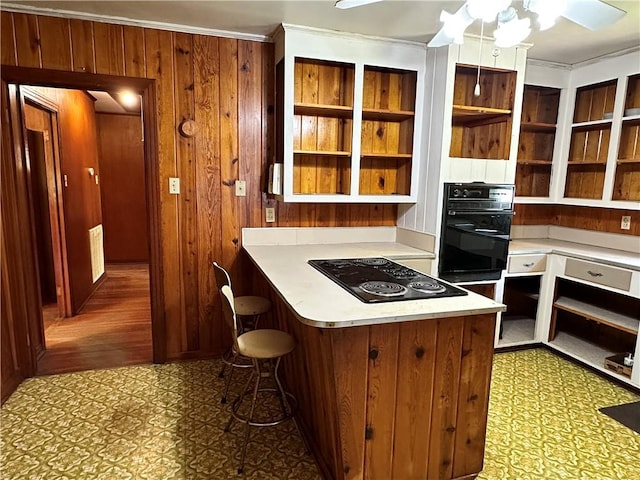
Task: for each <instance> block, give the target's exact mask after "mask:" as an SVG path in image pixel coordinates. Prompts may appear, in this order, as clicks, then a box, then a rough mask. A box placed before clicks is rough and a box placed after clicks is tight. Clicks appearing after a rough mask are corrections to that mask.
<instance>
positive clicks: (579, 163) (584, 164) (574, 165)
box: [567, 160, 607, 167]
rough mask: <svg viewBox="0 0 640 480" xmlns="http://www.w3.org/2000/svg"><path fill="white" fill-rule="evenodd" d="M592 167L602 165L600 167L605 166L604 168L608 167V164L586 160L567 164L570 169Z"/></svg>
mask: <svg viewBox="0 0 640 480" xmlns="http://www.w3.org/2000/svg"><path fill="white" fill-rule="evenodd" d="M590 165H600V166H603V167H606V166H607V164H606V162H602V161H600V160H594V161H587V160H584V161H580V162H576V161H571V160H569V163H567V166H568V167H587V166H590Z"/></svg>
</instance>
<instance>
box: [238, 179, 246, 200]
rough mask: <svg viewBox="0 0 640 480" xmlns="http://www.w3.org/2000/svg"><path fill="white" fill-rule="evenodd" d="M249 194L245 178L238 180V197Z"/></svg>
mask: <svg viewBox="0 0 640 480" xmlns="http://www.w3.org/2000/svg"><path fill="white" fill-rule="evenodd" d="M246 196H247V182H245V181H244V180H236V197H246Z"/></svg>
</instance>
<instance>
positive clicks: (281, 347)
mask: <svg viewBox="0 0 640 480" xmlns="http://www.w3.org/2000/svg"><path fill="white" fill-rule="evenodd" d="M220 293H221V296H222V310H223V313H224V317H225V321H226V322H227V323H228V324H229V326H230V327H231V329H232V331H233V341H234V345H235V347H236V350H237V352H238V353H239V354H240V355H242V356H243V357H246V358H249V359H251V366H252V367H253V368H252V370H251V375H250V376H249V378H248V379H247V383H246V385H245V387H244V389H243V390H242V393H241V394H240V396H239V397H238V398H236V399H235V400H234V401H233V404H232V408H231V417H230V418H229V421H228V423H227V425H226V427H225V428H224V431H225V432H228V431H229V430H230V429H231V425H232V423H233V420H237V421H239V422H241V423H244V424H245V431H244V441H243V444H242V453H241V456H240V467H239V468H238V473H239V474H240V473H242V471H243V469H244V460H245V456H246V453H247V443H248V442H249V427H250V426H252V427H270V426H274V425H278V424H280V423H282V422H285V421H287V420H289V419H292V418H293V413H294V408H295V407H296V406H297V403H296V399H295V397H294V396H293V395H292V394H291V393H289V392H286V391H285V390H284V388H283V387H282V383H281V382H280V378H279V377H278V368H279V366H280V359H281V358H282V357H283V356H284V355H286V354H288V353H290V352H291V351H293V349H294V347H295V341H294V339H293V337H292V336H291V335H289V334H288V333H286V332H283V331H281V330H273V329H259V330H251V331H249V332H245V333H242V334H239V331H240V330H239V327H240V323H239V322H238V317H237V314H236V311H235V308H234V297H233V292H232V291H231V288H230V287H229V286H228V285H224V286H223V287H222V289H221V290H220ZM267 378H272V379H273V380H274V382H275V388H265V387H261V386H260V382H261V381H263V380H266V379H267ZM252 380H253V381H254V385H253V388H251V387H250V386H251V381H252ZM251 390H252V391H253V393H252V397H251V405H250V407H249V413H248V415H243V414H241V413H240V408H241V406H242V403H243V401H244V400H245V398H246V397H247V396H248V395H249V393H250V391H251ZM261 392H271V393H272V394H274V395H275V396H276V397H277V398H278V400H279V403H280V408H281V409H282V415H280V416H278V417H276V418H269V419H266V420H257V419H256V417H255V414H256V403H257V401H258V394H259V393H261ZM290 400H291V401H292V403H293V407H292V405H291V403H290ZM294 423H295V420H294ZM295 426H296V429H298V425H297V424H296V425H295ZM298 433H300V430H299V429H298ZM305 448H306V446H305Z"/></svg>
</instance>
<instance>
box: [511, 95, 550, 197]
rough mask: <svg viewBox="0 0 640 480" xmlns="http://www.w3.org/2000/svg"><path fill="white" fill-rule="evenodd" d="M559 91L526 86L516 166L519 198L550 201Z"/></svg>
mask: <svg viewBox="0 0 640 480" xmlns="http://www.w3.org/2000/svg"><path fill="white" fill-rule="evenodd" d="M559 103H560V89H558V88H552V87H544V86H538V85H525V86H524V95H523V99H522V115H521V117H520V137H519V141H518V159H517V164H516V192H518V196H519V197H548V196H549V191H550V184H551V165H552V162H553V147H554V143H555V138H556V122H557V121H558V106H559Z"/></svg>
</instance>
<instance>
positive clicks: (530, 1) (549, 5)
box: [523, 0, 567, 30]
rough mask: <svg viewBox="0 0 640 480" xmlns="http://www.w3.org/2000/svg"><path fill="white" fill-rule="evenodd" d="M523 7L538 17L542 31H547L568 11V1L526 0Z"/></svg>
mask: <svg viewBox="0 0 640 480" xmlns="http://www.w3.org/2000/svg"><path fill="white" fill-rule="evenodd" d="M523 6H524V8H525V10H529V11H531V12H533V13H535V14H536V15H538V24H539V26H540V30H547V29H549V28H551V27H553V26H554V25H555V23H556V20H557V19H558V17H560V16H561V15H562V14H563V13H564V12H565V11H566V9H567V0H525V1H524V3H523Z"/></svg>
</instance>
